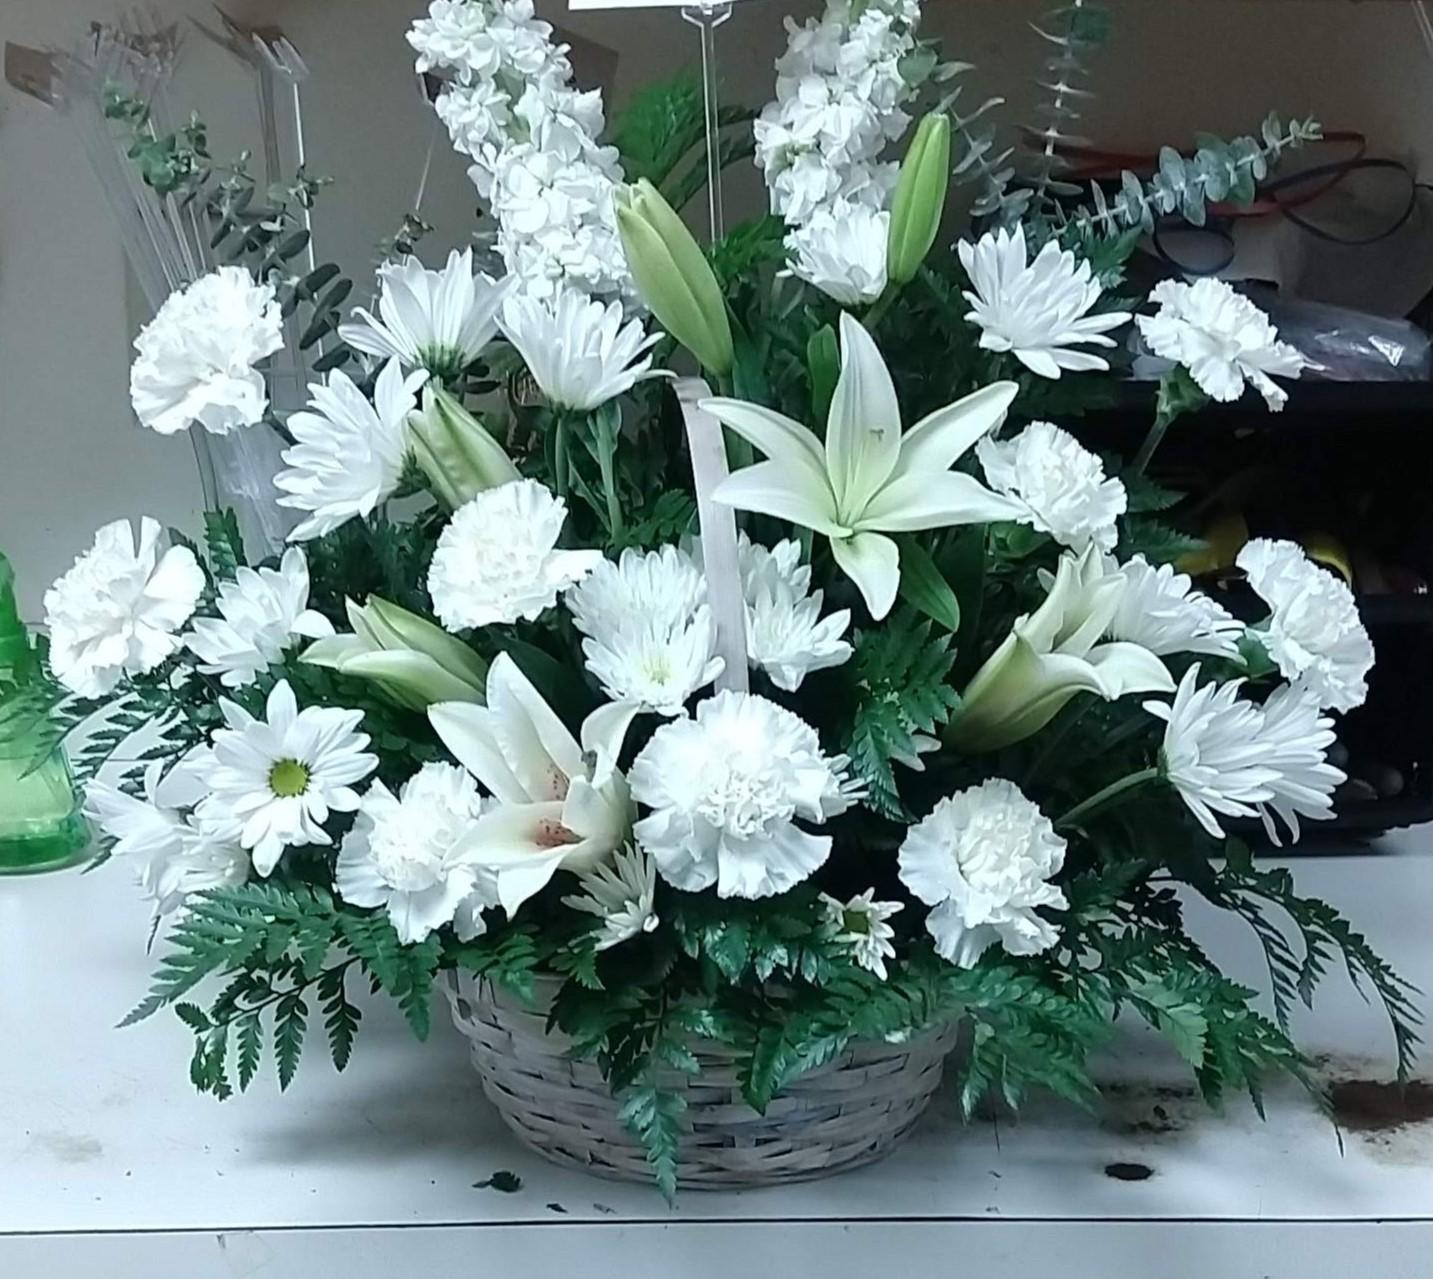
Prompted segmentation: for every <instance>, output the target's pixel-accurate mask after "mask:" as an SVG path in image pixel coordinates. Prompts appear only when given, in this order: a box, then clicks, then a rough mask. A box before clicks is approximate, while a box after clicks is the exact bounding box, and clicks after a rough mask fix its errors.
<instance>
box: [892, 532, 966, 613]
mask: <svg viewBox="0 0 1433 1279" xmlns="http://www.w3.org/2000/svg"><path fill="white" fill-rule="evenodd" d="M900 544H901V585H900V596H901V598H902V599H903V600H905V601H906V603H907V604H910V605H911V606H912V607H913V608H916V609H919V610H920V611H921V612H922V613H924V614H925V615H926V616H927V617H928V618H930V619H931V620H932V621H933V622H935V623H936V625H938V626H943V627H944V628H945V629H946V630H948V631H950V632H951V634H952V635H954V634H956V633H957V632H958V631H959V630H960V601H959V600H958V599H956V597H955V592H954V591H953V590H951V587H950V583H949V582H947V581H946V580H945V575H944V574H943V573H942V572H941V571H940V569H939V568H937V567H936V563H935V560H934V559H932V558H931V554H930V552H929V551H927V550H926V548H925V547H924V546H923V545H922V544H921V542H920V540H919V539H918V538H915V537H903V538H902V539H901V543H900Z"/></svg>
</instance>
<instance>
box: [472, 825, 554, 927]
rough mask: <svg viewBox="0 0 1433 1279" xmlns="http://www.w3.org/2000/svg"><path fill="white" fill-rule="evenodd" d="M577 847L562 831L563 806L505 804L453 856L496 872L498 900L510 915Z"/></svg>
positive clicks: (544, 885) (548, 878)
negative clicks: (557, 840)
mask: <svg viewBox="0 0 1433 1279" xmlns="http://www.w3.org/2000/svg"><path fill="white" fill-rule="evenodd" d="M554 839H561V840H562V842H556V843H555V842H554ZM575 846H576V845H575V843H574V842H573V841H572V840H571V839H570V838H569V837H567V836H566V834H565V832H564V831H563V829H562V805H561V804H558V803H550V804H504V805H502V806H501V807H499V808H496V809H494V810H493V811H492V812H490V813H485V814H484V815H483V816H482V817H480V818H478V820H477V822H476V823H474V825H473V829H472V831H471V832H470V833H469V834H467V835H466V836H464V837H463V838H462V839H461V840H460V841H459V842H458V843H457V844H456V845H455V846H454V848H453V856H454V857H455V858H457V859H458V860H461V861H464V862H467V863H469V864H471V865H474V866H480V867H482V868H483V869H484V870H488V871H492V872H494V878H495V879H496V880H497V890H498V904H499V905H501V906H502V908H503V910H505V911H506V912H507V913H508V915H509V917H511V916H512V915H514V914H516V913H517V910H518V908H519V907H520V906H521V905H522V904H523V903H524V902H525V901H527V900H528V898H530V897H533V896H534V895H536V894H537V893H540V892H541V891H542V890H543V889H544V888H546V887H547V885H548V883H549V882H550V881H551V879H552V877H553V876H554V875H555V874H557V872H558V871H559V870H560V869H561V868H562V864H563V862H564V860H565V859H566V858H567V857H568V855H569V853H570V852H571V851H572V849H573V848H574V847H575Z"/></svg>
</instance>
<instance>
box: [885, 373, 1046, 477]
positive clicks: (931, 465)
mask: <svg viewBox="0 0 1433 1279" xmlns="http://www.w3.org/2000/svg"><path fill="white" fill-rule="evenodd" d="M1019 393H1020V387H1019V386H1018V385H1017V384H1016V383H1014V382H994V383H992V384H991V385H990V386H987V387H983V388H982V389H981V390H979V391H976V392H975V393H974V394H973V395H967V396H966V397H965V398H964V399H960V400H957V401H956V402H955V403H954V404H947V405H946V406H945V408H943V409H937V410H936V411H935V412H934V413H932V414H931V415H930V416H929V417H925V418H922V419H921V420H920V421H919V422H917V423H916V424H915V425H914V426H913V427H911V429H910V430H909V431H908V432H906V437H905V439H903V440H902V441H901V456H900V461H899V462H898V463H897V465H896V469H895V471H894V473H893V474H892V479H896V478H899V477H900V476H903V475H921V474H925V473H928V472H931V471H948V470H950V468H951V467H952V466H954V465H955V463H956V462H957V461H959V459H960V458H961V457H963V456H964V455H965V453H966V452H967V451H968V450H969V449H970V448H971V447H972V446H973V445H974V444H975V442H976V441H977V440H979V439H980V438H981V437H982V436H985V435H987V434H988V433H989V432H991V431H993V430H995V429H997V428H998V427H999V426H1000V424H1001V423H1002V422H1004V421H1005V415H1006V414H1007V413H1008V412H1009V411H1010V406H1011V404H1013V403H1014V401H1015V397H1016V396H1017V395H1018V394H1019Z"/></svg>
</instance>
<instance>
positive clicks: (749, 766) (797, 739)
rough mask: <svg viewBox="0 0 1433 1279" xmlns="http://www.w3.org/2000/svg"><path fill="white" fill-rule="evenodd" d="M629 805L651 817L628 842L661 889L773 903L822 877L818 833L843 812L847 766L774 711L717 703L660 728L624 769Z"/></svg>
mask: <svg viewBox="0 0 1433 1279" xmlns="http://www.w3.org/2000/svg"><path fill="white" fill-rule="evenodd" d="M631 784H632V795H633V798H634V799H636V800H637V802H638V803H639V804H641V805H644V806H645V807H646V808H648V809H650V810H651V811H650V813H649V815H648V816H646V817H644V818H642V819H641V820H640V821H639V822H638V823H637V824H636V826H635V827H634V831H635V833H636V836H637V842H638V844H639V845H640V846H641V848H642V849H643V850H645V851H646V852H647V853H648V854H649V855H650V856H651V857H652V858H653V860H655V861H656V863H657V870H658V872H659V873H660V874H661V876H662V878H663V879H665V880H666V881H667V882H668V883H669V884H671V885H673V886H674V887H676V888H680V889H682V890H683V891H684V892H689V893H695V892H701V891H702V890H703V889H706V888H710V887H712V886H713V885H715V886H716V890H717V894H718V895H719V896H721V897H743V898H748V899H753V898H759V897H773V896H776V895H777V894H779V893H784V892H786V891H788V890H789V889H791V888H794V887H795V886H796V885H797V884H799V883H801V881H802V880H804V879H806V878H808V877H809V876H810V875H812V874H814V873H815V872H816V871H817V870H819V869H820V868H821V867H822V866H823V865H824V864H825V862H826V859H827V858H828V857H829V856H830V854H831V837H830V836H829V835H814V834H812V833H811V832H809V831H807V830H804V829H802V827H801V826H799V825H797V823H798V822H807V823H811V824H813V825H819V824H821V823H823V822H826V821H828V820H829V819H830V818H832V817H835V816H837V815H838V814H840V813H843V812H845V811H846V809H847V808H848V807H850V805H851V803H852V798H853V788H852V786H851V783H850V782H849V780H848V777H847V773H846V760H845V758H844V757H842V756H837V757H835V758H832V757H830V756H827V755H825V754H823V753H822V750H821V743H820V741H819V740H818V738H817V736H816V730H815V729H813V728H812V727H811V726H810V725H809V724H807V723H805V722H804V721H803V720H801V719H800V718H798V717H797V716H796V715H794V714H792V713H791V712H790V711H788V710H786V709H785V708H784V707H781V706H777V705H776V704H775V703H774V702H770V701H767V700H766V698H764V697H758V696H756V695H754V694H751V693H736V692H725V693H718V694H717V695H716V696H715V697H712V698H709V699H708V700H707V701H704V702H702V703H701V704H700V705H699V706H698V707H697V710H696V715H695V717H694V718H692V719H678V720H673V721H672V722H671V723H668V724H664V725H663V726H662V727H661V728H659V729H657V731H656V732H655V733H653V734H652V738H651V740H650V741H649V742H648V743H647V745H646V746H645V747H644V748H643V749H642V750H641V752H640V753H639V754H638V755H637V758H636V759H635V760H634V761H633V764H632V770H631Z"/></svg>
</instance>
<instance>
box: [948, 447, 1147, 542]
mask: <svg viewBox="0 0 1433 1279" xmlns="http://www.w3.org/2000/svg"><path fill="white" fill-rule="evenodd" d="M975 455H976V457H977V458H979V460H980V465H981V467H982V468H983V469H984V471H985V479H986V482H987V483H988V484H989V485H990V487H991V488H992V489H994V490H995V492H997V493H1003V494H1005V495H1006V496H1007V497H1012V498H1014V499H1015V500H1016V501H1018V502H1019V503H1020V505H1021V506H1023V507H1024V508H1025V520H1024V521H1023V522H1026V523H1029V524H1032V525H1033V526H1034V527H1035V528H1037V529H1038V530H1039V531H1040V532H1042V533H1048V534H1049V535H1050V536H1051V537H1053V538H1054V539H1055V540H1056V541H1057V542H1059V543H1061V544H1062V545H1064V546H1068V547H1070V548H1071V549H1072V550H1076V551H1082V550H1084V549H1085V547H1087V546H1089V545H1090V544H1091V543H1092V542H1093V543H1094V544H1095V545H1096V546H1098V547H1099V548H1100V549H1101V550H1102V551H1110V550H1113V549H1114V545H1115V542H1116V541H1118V540H1119V534H1118V532H1117V531H1116V528H1115V521H1116V520H1118V519H1119V518H1120V516H1122V515H1123V514H1124V513H1125V511H1126V510H1127V509H1128V507H1129V498H1128V495H1127V494H1126V493H1125V486H1124V485H1123V484H1121V483H1120V481H1119V480H1116V479H1110V478H1109V477H1107V476H1106V475H1105V464H1104V463H1103V462H1101V461H1100V459H1099V458H1098V457H1097V456H1096V455H1095V454H1094V453H1091V452H1090V451H1089V449H1087V448H1085V447H1084V446H1083V445H1081V444H1080V442H1079V441H1078V440H1077V439H1075V437H1074V436H1073V435H1071V434H1070V433H1069V432H1068V431H1063V430H1061V429H1060V428H1059V427H1058V426H1056V425H1054V424H1053V423H1051V422H1032V423H1031V424H1030V425H1029V426H1027V427H1026V428H1025V429H1024V430H1023V431H1021V432H1020V434H1019V435H1017V436H1015V437H1014V438H1012V439H1009V440H994V439H991V438H990V437H989V436H986V437H985V438H984V439H981V440H979V441H977V442H976V445H975Z"/></svg>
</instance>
